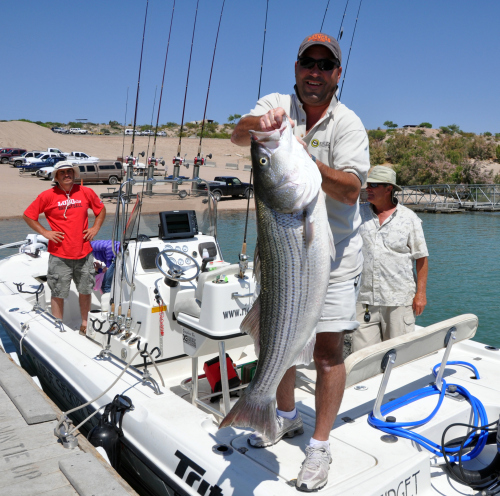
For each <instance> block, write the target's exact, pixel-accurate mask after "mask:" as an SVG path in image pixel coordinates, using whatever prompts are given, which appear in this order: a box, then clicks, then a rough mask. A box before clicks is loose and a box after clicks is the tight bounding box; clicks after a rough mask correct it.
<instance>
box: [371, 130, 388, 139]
mask: <svg viewBox="0 0 500 496" xmlns="http://www.w3.org/2000/svg"><path fill="white" fill-rule="evenodd" d="M367 134H368V138H370V139H372V140H376V141H382V140H383V139H384V138H385V131H382V130H381V129H372V130H370V131H368V132H367Z"/></svg>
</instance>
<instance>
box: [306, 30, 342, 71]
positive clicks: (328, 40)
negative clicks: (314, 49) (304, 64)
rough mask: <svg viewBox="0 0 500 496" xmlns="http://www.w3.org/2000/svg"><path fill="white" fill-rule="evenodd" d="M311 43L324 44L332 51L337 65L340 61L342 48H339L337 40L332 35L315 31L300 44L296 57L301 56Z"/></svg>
mask: <svg viewBox="0 0 500 496" xmlns="http://www.w3.org/2000/svg"><path fill="white" fill-rule="evenodd" d="M313 45H323V46H325V47H326V48H328V50H330V52H332V54H333V56H334V58H335V59H337V60H338V63H339V65H340V64H341V63H342V50H340V46H339V44H338V42H337V40H336V39H335V38H334V37H333V36H330V35H328V34H324V33H315V34H312V35H310V36H307V37H306V38H305V39H304V41H303V42H302V43H301V44H300V47H299V53H298V55H297V57H302V55H303V54H304V52H305V51H306V50H307V49H308V48H309V47H311V46H313Z"/></svg>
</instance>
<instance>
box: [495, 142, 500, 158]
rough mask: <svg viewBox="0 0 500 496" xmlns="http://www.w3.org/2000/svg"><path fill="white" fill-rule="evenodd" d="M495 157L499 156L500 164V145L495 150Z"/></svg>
mask: <svg viewBox="0 0 500 496" xmlns="http://www.w3.org/2000/svg"><path fill="white" fill-rule="evenodd" d="M495 155H496V156H497V160H498V161H499V162H500V145H498V146H497V147H496V148H495Z"/></svg>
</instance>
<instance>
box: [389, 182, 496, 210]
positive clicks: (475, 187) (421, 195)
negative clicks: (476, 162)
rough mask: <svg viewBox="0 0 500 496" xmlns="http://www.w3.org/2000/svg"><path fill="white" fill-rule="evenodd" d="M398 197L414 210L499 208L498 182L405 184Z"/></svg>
mask: <svg viewBox="0 0 500 496" xmlns="http://www.w3.org/2000/svg"><path fill="white" fill-rule="evenodd" d="M397 198H398V200H399V201H400V202H401V203H402V204H403V205H405V206H406V207H408V208H411V209H412V210H414V211H415V212H429V213H436V214H440V213H443V214H445V213H446V214H456V213H465V212H499V211H500V185H499V184H428V185H423V186H422V185H420V186H403V187H402V191H401V192H398V193H397Z"/></svg>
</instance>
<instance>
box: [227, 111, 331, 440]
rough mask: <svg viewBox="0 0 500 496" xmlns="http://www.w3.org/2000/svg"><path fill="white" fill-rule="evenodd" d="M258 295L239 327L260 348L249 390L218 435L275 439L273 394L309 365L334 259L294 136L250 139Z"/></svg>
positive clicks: (310, 171)
mask: <svg viewBox="0 0 500 496" xmlns="http://www.w3.org/2000/svg"><path fill="white" fill-rule="evenodd" d="M250 133H251V135H252V140H251V155H252V168H253V172H254V177H255V185H254V193H255V203H256V208H257V234H258V239H257V249H256V257H255V262H254V266H255V267H256V269H255V277H256V280H257V287H259V285H260V294H259V296H258V298H257V300H256V301H255V303H254V304H253V306H252V308H251V310H250V312H249V313H248V314H247V316H246V317H245V319H244V320H243V322H242V323H241V326H240V328H241V331H242V332H246V333H247V334H250V335H251V336H252V337H253V339H254V342H255V343H256V349H258V348H259V347H260V352H259V361H258V365H257V370H256V373H255V376H254V378H253V380H252V382H251V383H250V384H249V385H248V387H247V388H246V389H245V390H244V392H243V395H242V396H241V398H240V399H239V400H238V401H237V402H236V404H235V405H234V406H233V408H232V409H231V411H230V412H229V413H228V414H227V416H226V417H225V418H224V420H223V421H222V423H221V425H220V427H228V426H235V427H250V428H253V429H255V430H256V431H258V432H259V433H261V434H264V435H265V436H266V437H267V438H269V439H270V440H275V439H276V389H277V388H278V385H279V383H280V381H281V379H282V378H283V375H284V374H285V372H286V371H287V370H288V369H289V368H290V367H292V366H293V365H298V364H300V363H309V362H310V361H311V358H312V352H313V349H314V343H315V328H316V324H317V322H318V320H319V317H320V315H321V310H322V308H323V303H324V301H325V295H326V290H327V287H328V279H329V274H330V257H332V258H333V257H334V256H335V248H334V244H333V237H332V233H331V230H330V226H329V223H328V218H327V212H326V207H325V197H324V193H323V191H322V189H321V181H322V180H321V174H320V172H319V170H318V167H317V165H316V164H315V163H314V162H313V161H312V159H311V158H310V157H309V155H308V153H307V152H306V151H305V150H304V148H303V146H302V145H300V143H299V142H298V141H297V139H296V138H295V137H294V136H293V132H292V127H291V125H290V122H289V121H288V119H286V118H284V120H283V125H282V126H281V128H280V129H279V130H275V131H270V132H256V131H250Z"/></svg>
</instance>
